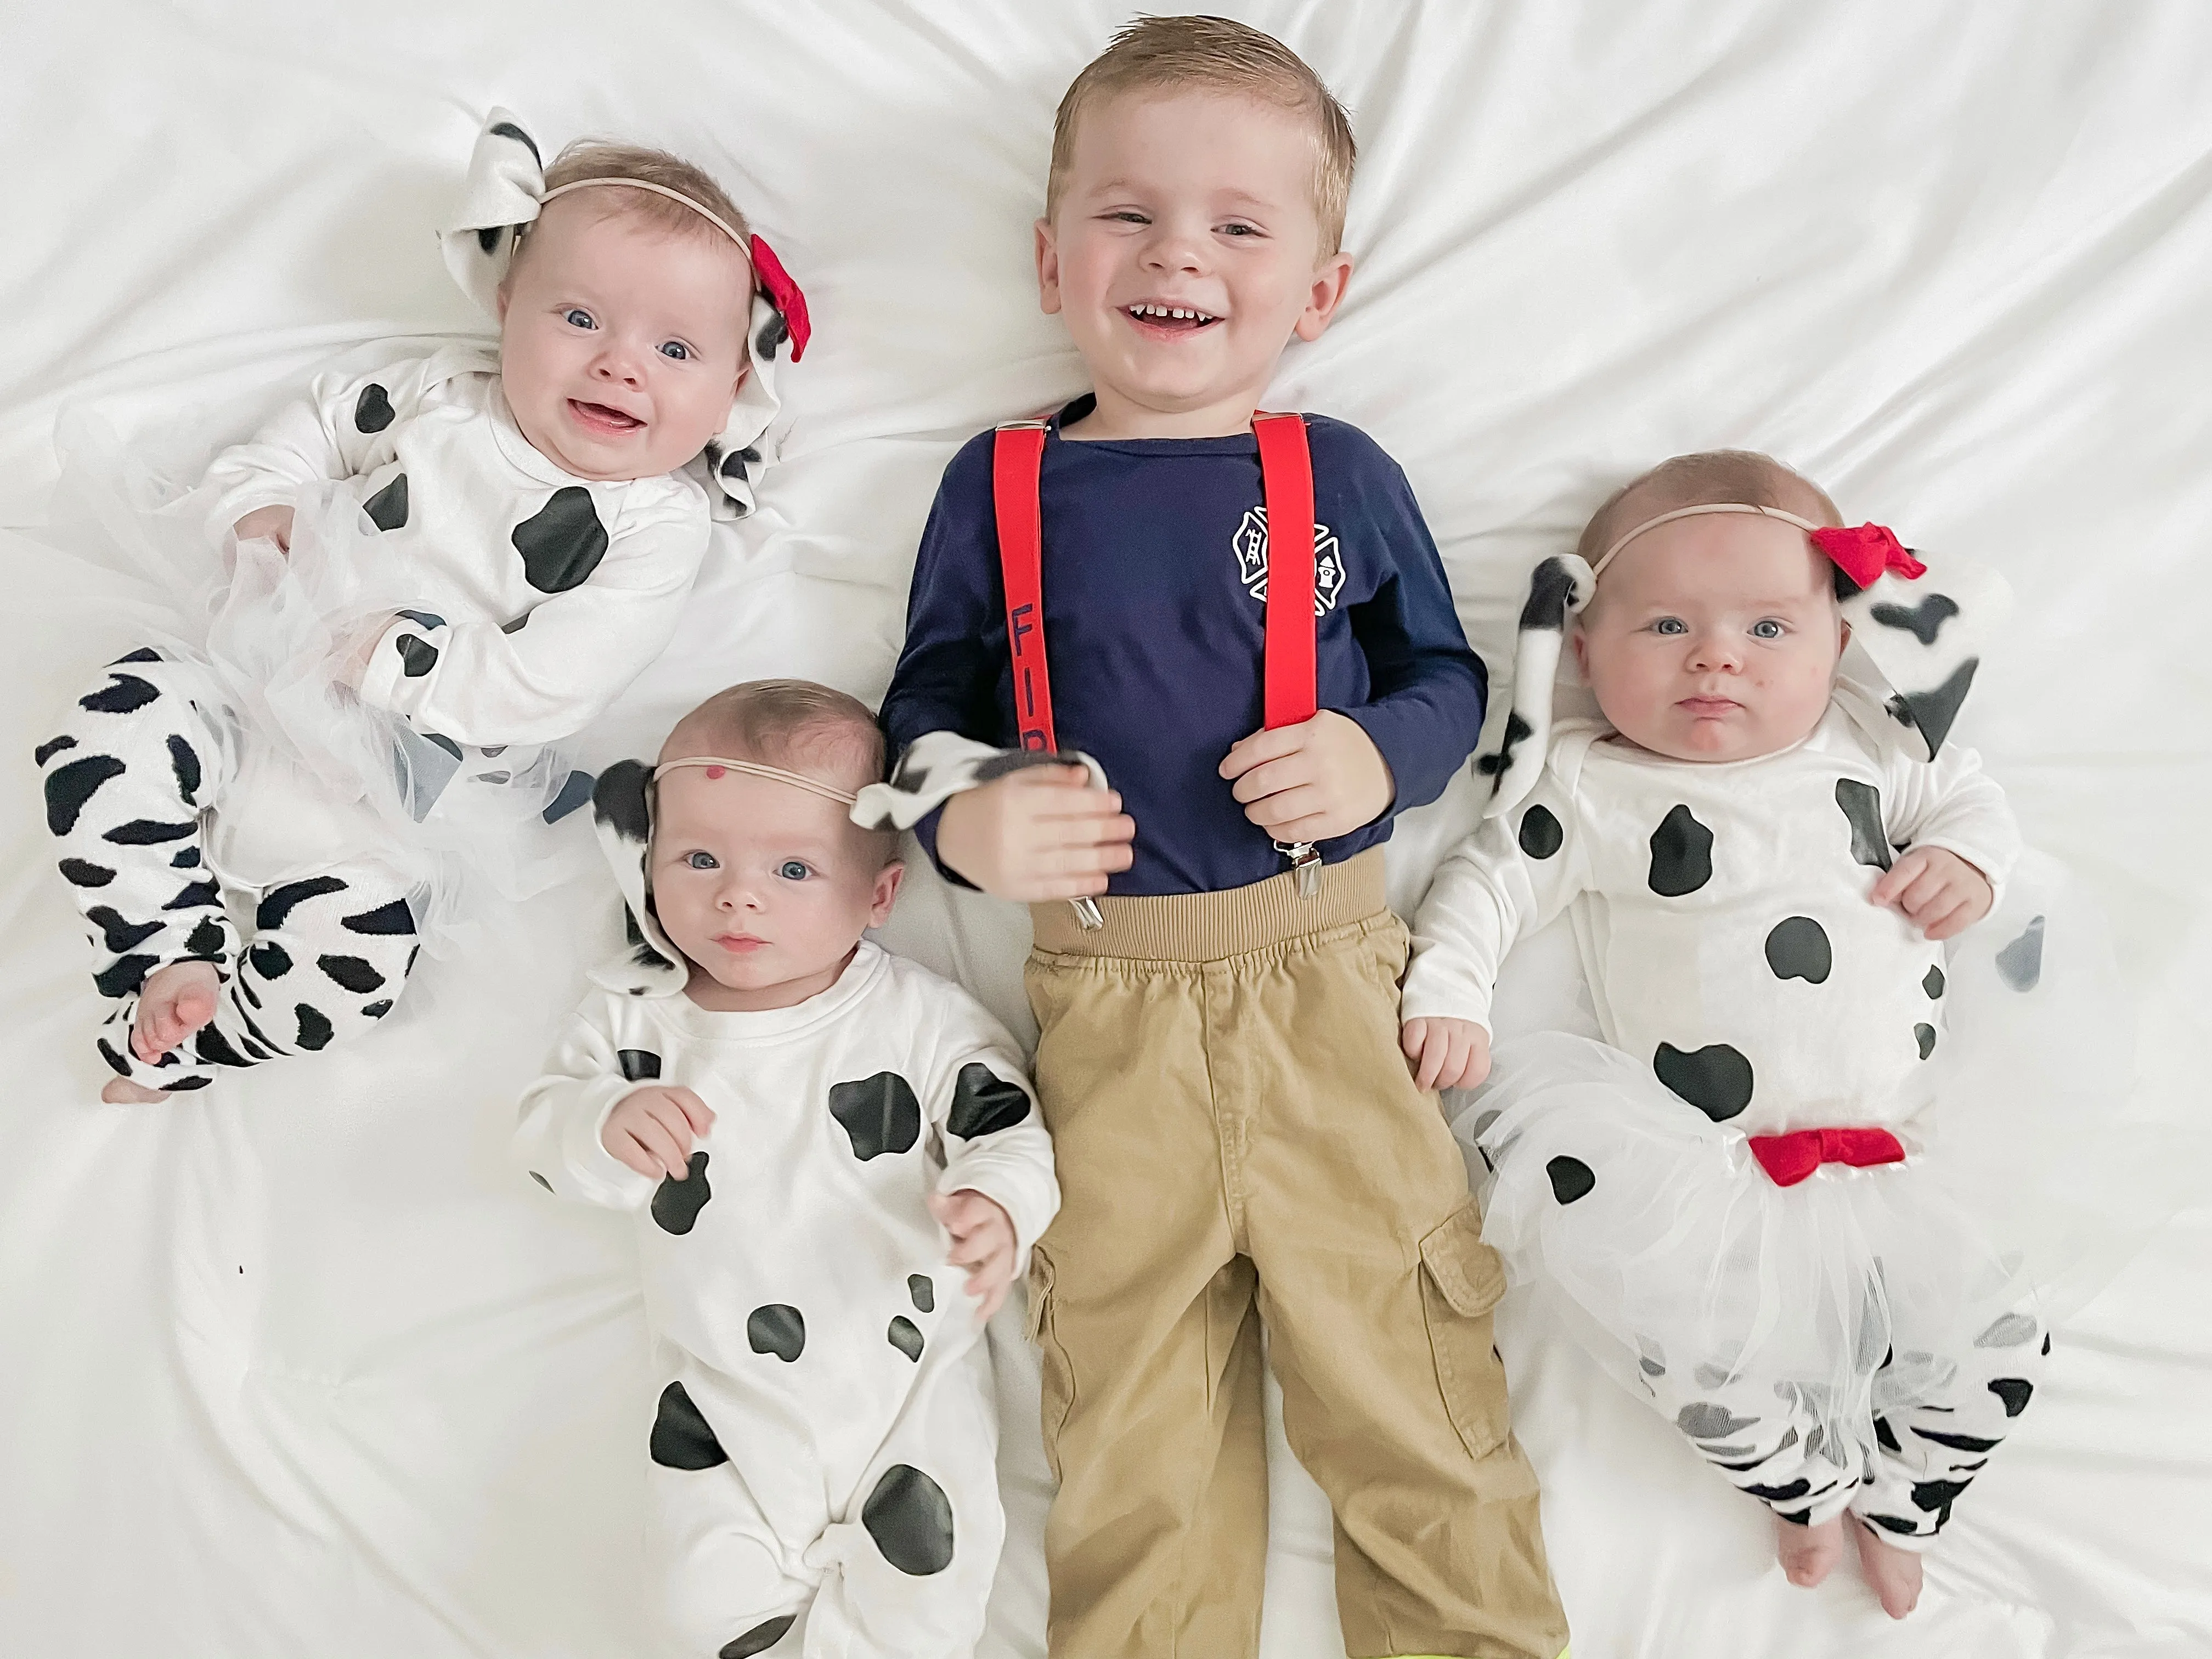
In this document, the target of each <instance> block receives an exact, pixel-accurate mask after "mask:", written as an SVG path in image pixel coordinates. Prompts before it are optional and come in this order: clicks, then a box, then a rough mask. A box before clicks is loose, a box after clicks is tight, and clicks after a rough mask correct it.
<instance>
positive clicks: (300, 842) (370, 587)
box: [39, 422, 592, 955]
mask: <svg viewBox="0 0 2212 1659" xmlns="http://www.w3.org/2000/svg"><path fill="white" fill-rule="evenodd" d="M68 453H69V459H70V465H68V467H67V468H66V469H65V471H64V478H63V483H62V488H61V490H60V491H59V493H58V498H57V511H56V513H55V514H54V516H53V519H52V522H51V524H50V525H49V526H48V527H47V528H46V530H45V531H43V532H39V533H40V535H41V537H42V538H43V539H46V541H48V542H49V543H50V544H53V545H55V546H56V547H57V549H58V550H59V551H61V552H62V553H64V554H66V555H68V556H72V557H75V558H76V559H79V560H81V561H82V562H84V563H86V564H88V565H89V566H91V567H93V568H95V569H97V570H100V571H102V572H112V573H116V574H122V575H124V576H126V577H128V578H131V580H133V581H134V582H135V583H137V584H138V585H139V591H140V592H141V593H142V594H143V597H144V599H145V603H144V604H143V606H139V607H133V609H134V611H136V612H137V616H138V617H142V618H143V626H142V627H140V628H139V629H138V630H137V632H138V635H139V637H138V639H137V643H139V644H143V645H149V646H151V647H154V648H155V649H156V650H158V651H160V652H161V653H162V654H163V655H164V656H166V657H171V658H174V659H180V660H184V661H188V662H192V663H196V664H197V665H201V666H202V667H203V668H204V670H205V671H207V673H208V675H209V676H210V678H211V681H212V683H213V685H214V687H215V688H216V690H215V695H216V697H217V699H219V702H220V705H221V706H220V708H208V709H206V710H205V712H206V713H207V714H209V715H210V719H211V720H212V721H213V722H214V723H215V724H216V727H217V729H218V734H219V735H220V737H221V738H222V740H223V741H224V743H225V744H226V745H227V746H228V748H229V749H230V750H231V755H230V758H231V762H232V771H233V776H234V783H233V785H232V787H231V788H230V789H229V791H228V793H227V794H226V797H225V799H223V800H222V801H221V802H220V803H218V804H217V805H216V808H215V809H214V811H213V812H212V814H211V817H210V822H209V823H208V826H207V846H208V856H209V860H210V864H211V865H212V866H214V868H215V869H216V872H217V873H218V874H219V875H220V876H222V878H223V879H224V880H225V881H226V883H228V884H229V885H231V886H232V887H233V888H234V889H237V890H243V891H248V892H251V891H256V890H261V889H264V888H266V887H268V886H270V885H272V884H275V883H277V882H281V881H286V880H290V879H294V878H297V877H299V876H301V875H303V874H306V873H309V872H313V871H314V870H316V869H319V868H322V867H325V866H328V865H330V864H331V863H333V862H340V861H343V862H356V861H363V860H367V861H374V862H377V863H380V864H383V865H385V866H387V867H389V868H391V869H392V870H394V871H396V872H399V873H400V874H401V875H402V877H403V878H404V879H405V880H406V881H407V882H408V883H409V884H410V888H411V897H410V903H411V904H412V906H413V908H415V910H416V925H417V928H418V931H419V933H420V935H421V937H422V943H423V946H424V948H425V950H426V951H428V952H430V953H431V954H433V955H437V954H441V953H442V952H441V946H444V947H448V949H450V946H451V945H452V943H453V939H454V937H455V936H456V934H457V933H458V932H459V931H462V930H465V929H466V928H468V927H471V925H472V924H474V923H476V922H478V921H482V920H483V919H484V918H485V917H486V916H487V915H489V914H490V913H491V911H492V910H493V909H494V908H495V907H497V906H499V905H501V904H505V903H511V902H514V901H518V900H520V899H525V898H527V897H529V896H532V895H533V894H535V893H538V892H540V891H543V890H545V889H547V888H549V887H550V886H553V885H555V884H558V883H560V882H562V881H565V880H567V879H569V878H572V877H574V876H575V875H577V874H579V873H580V872H583V871H586V870H587V869H589V868H590V867H591V865H592V852H591V848H590V845H589V841H590V838H589V836H588V835H586V834H583V833H582V832H581V831H580V829H578V827H577V826H576V825H574V824H568V825H565V826H556V825H554V824H550V823H548V821H547V817H548V813H549V811H551V812H552V813H553V814H554V815H555V816H556V817H558V816H560V815H561V814H562V811H564V810H565V809H569V808H573V806H574V805H576V804H577V802H578V800H579V799H580V798H581V797H582V794H583V793H584V792H585V791H586V790H587V789H588V787H589V780H588V779H587V778H586V777H585V776H584V775H582V774H580V773H577V772H574V771H573V770H572V769H571V767H570V766H569V764H568V761H567V758H566V757H565V756H564V755H562V753H561V752H560V750H558V749H557V748H556V747H555V746H553V745H537V744H531V745H516V746H513V747H511V748H507V749H505V750H500V749H483V748H473V747H470V746H467V745H463V744H457V743H454V742H453V741H451V740H450V739H447V738H442V737H438V736H434V735H429V734H425V733H422V732H416V731H415V730H414V729H413V728H412V727H411V726H409V724H408V723H407V722H406V721H405V720H402V719H400V718H399V717H398V716H396V715H393V714H389V713H386V711H384V710H381V709H377V708H369V707H368V706H367V705H365V704H363V703H362V702H361V701H360V700H359V699H358V698H357V697H356V696H355V695H354V694H353V693H352V691H351V690H349V689H348V688H347V687H346V685H345V684H343V683H342V677H343V672H344V670H345V667H346V665H347V662H348V660H349V658H350V657H351V656H352V655H353V653H355V652H356V650H357V649H358V648H360V647H362V644H363V642H364V640H365V639H366V638H367V637H369V634H368V630H371V629H376V627H377V625H378V623H379V620H380V619H386V620H388V619H389V617H391V616H392V614H393V613H394V612H395V611H398V610H399V609H401V608H402V607H403V606H404V605H406V604H407V603H408V602H409V601H408V599H407V593H408V589H409V583H408V579H407V573H406V571H405V570H404V568H395V566H394V562H393V561H392V558H391V556H390V555H389V553H388V551H387V550H386V548H385V547H383V546H380V544H379V541H378V532H377V531H376V529H375V527H374V525H372V524H371V523H370V522H369V520H368V518H367V516H366V515H365V514H364V513H362V509H361V507H360V505H359V503H358V502H357V501H356V500H355V499H354V498H353V496H352V495H351V494H349V492H348V490H347V489H345V487H344V486H343V485H338V484H331V485H328V486H323V487H319V488H318V489H315V490H313V491H312V492H309V493H308V494H307V495H303V496H302V497H301V499H300V500H299V501H297V502H296V503H295V518H294V524H293V530H292V537H291V547H290V551H289V554H287V553H286V552H284V551H283V550H279V549H278V548H277V547H276V544H274V543H273V542H270V541H265V540H256V541H250V542H245V543H238V542H234V541H233V540H232V539H231V538H228V537H226V536H221V535H218V534H216V533H215V532H212V531H210V528H209V526H208V524H207V514H208V511H209V507H210V497H209V494H208V492H206V491H204V490H202V489H188V490H179V489H177V488H175V487H174V486H173V485H166V484H164V483H162V482H161V480H160V479H158V478H156V477H153V476H151V475H149V473H148V472H147V471H145V470H144V469H143V467H140V466H137V465H133V464H131V463H130V462H128V461H126V460H125V459H123V457H122V454H121V451H120V449H119V447H118V446H117V445H116V444H115V443H114V442H113V441H112V439H110V438H107V437H106V436H105V435H102V434H100V433H99V432H97V431H94V430H92V429H89V428H88V427H87V426H86V425H85V424H84V423H82V422H79V423H76V424H75V425H74V427H73V428H72V429H71V430H70V443H69V447H68ZM196 470H197V469H196ZM85 678H86V682H87V684H90V683H92V682H93V681H94V679H96V678H98V676H97V672H96V668H95V665H94V664H92V663H89V662H88V663H87V664H86V665H85ZM564 831H565V833H564Z"/></svg>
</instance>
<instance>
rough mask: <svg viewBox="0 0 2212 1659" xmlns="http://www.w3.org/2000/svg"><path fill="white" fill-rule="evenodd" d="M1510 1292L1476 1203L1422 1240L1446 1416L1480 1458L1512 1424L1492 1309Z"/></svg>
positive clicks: (1424, 1286) (1427, 1309)
mask: <svg viewBox="0 0 2212 1659" xmlns="http://www.w3.org/2000/svg"><path fill="white" fill-rule="evenodd" d="M1504 1294H1505V1268H1504V1263H1502V1262H1501V1261H1499V1260H1498V1252H1497V1251H1495V1250H1493V1249H1491V1248H1490V1246H1489V1245H1487V1244H1486V1243H1483V1242H1482V1217H1481V1214H1480V1212H1478V1211H1477V1210H1476V1208H1475V1206H1474V1202H1473V1200H1469V1201H1468V1203H1467V1204H1465V1205H1463V1206H1462V1207H1461V1208H1459V1209H1457V1210H1455V1211H1454V1212H1452V1214H1451V1217H1450V1218H1449V1219H1448V1220H1447V1221H1445V1222H1444V1224H1443V1225H1442V1226H1440V1227H1437V1228H1436V1229H1434V1230H1433V1231H1431V1232H1430V1233H1429V1235H1428V1237H1425V1238H1424V1239H1422V1241H1421V1316H1422V1318H1423V1319H1424V1320H1425V1321H1426V1322H1427V1324H1428V1328H1429V1348H1430V1351H1431V1352H1432V1353H1433V1354H1434V1355H1435V1356H1436V1362H1437V1389H1439V1390H1441V1391H1442V1393H1443V1401H1444V1411H1445V1413H1447V1414H1448V1415H1449V1417H1450V1418H1451V1420H1452V1426H1453V1427H1454V1428H1455V1429H1457V1430H1458V1431H1459V1437H1460V1439H1461V1440H1462V1442H1463V1443H1465V1444H1466V1446H1467V1449H1468V1455H1470V1456H1474V1457H1487V1456H1488V1455H1490V1454H1491V1453H1492V1452H1493V1451H1495V1450H1497V1449H1498V1447H1499V1445H1501V1444H1502V1443H1504V1439H1505V1436H1506V1432H1507V1431H1508V1430H1509V1429H1510V1426H1511V1419H1510V1414H1509V1413H1508V1411H1507V1407H1506V1401H1505V1367H1504V1365H1503V1364H1500V1363H1499V1362H1498V1352H1497V1350H1496V1349H1495V1348H1494V1347H1492V1336H1491V1327H1490V1310H1492V1308H1494V1307H1496V1306H1497V1305H1498V1297H1501V1296H1503V1295H1504Z"/></svg>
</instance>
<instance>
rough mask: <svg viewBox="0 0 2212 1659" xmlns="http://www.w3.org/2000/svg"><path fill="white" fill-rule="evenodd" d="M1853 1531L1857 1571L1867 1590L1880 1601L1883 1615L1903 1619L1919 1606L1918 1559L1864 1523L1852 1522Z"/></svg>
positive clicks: (1855, 1520) (1909, 1551)
mask: <svg viewBox="0 0 2212 1659" xmlns="http://www.w3.org/2000/svg"><path fill="white" fill-rule="evenodd" d="M1852 1530H1853V1531H1854V1532H1856V1533H1857V1534H1858V1545H1859V1571H1861V1572H1863V1573H1864V1574H1865V1575H1866V1581H1867V1588H1868V1589H1871V1590H1872V1591H1873V1592H1874V1593H1875V1595H1877V1596H1879V1597H1880V1598H1881V1610H1882V1611H1883V1612H1884V1613H1887V1614H1888V1615H1889V1616H1890V1617H1891V1618H1893V1619H1902V1618H1904V1617H1905V1614H1906V1613H1910V1612H1911V1611H1912V1609H1913V1608H1915V1607H1918V1606H1919V1605H1920V1558H1919V1557H1918V1556H1917V1555H1916V1554H1914V1553H1912V1552H1911V1550H1901V1549H1899V1548H1898V1547H1897V1546H1896V1545H1894V1544H1893V1543H1890V1542H1889V1541H1887V1540H1886V1539H1884V1538H1883V1537H1882V1535H1881V1534H1880V1533H1878V1532H1876V1531H1875V1529H1874V1528H1872V1527H1870V1526H1869V1525H1867V1523H1866V1522H1863V1521H1858V1520H1857V1519H1856V1518H1854V1524H1853V1526H1852Z"/></svg>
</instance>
